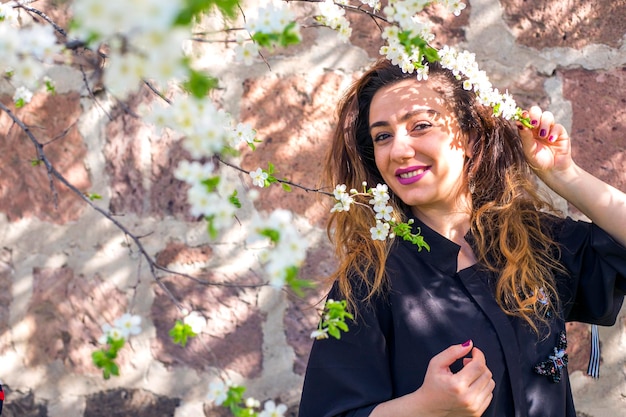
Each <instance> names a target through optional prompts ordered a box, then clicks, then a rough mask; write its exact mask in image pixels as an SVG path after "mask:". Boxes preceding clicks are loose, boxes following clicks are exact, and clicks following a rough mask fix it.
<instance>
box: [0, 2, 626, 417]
mask: <svg viewBox="0 0 626 417" xmlns="http://www.w3.org/2000/svg"><path fill="white" fill-rule="evenodd" d="M48 3H53V2H38V3H37V4H36V5H37V7H40V8H41V7H43V8H44V10H46V12H47V13H48V14H49V15H50V16H53V17H55V18H56V19H58V20H59V21H60V22H61V23H63V21H64V16H65V15H64V11H63V8H62V7H61V6H59V7H57V8H55V7H53V6H48ZM293 5H294V7H296V8H299V9H300V12H302V13H305V12H306V11H307V10H310V9H311V6H310V5H307V4H297V3H293ZM44 6H45V7H44ZM430 14H431V16H432V19H433V22H435V24H436V27H435V33H436V34H437V36H438V37H437V42H438V43H442V44H443V43H449V44H453V45H460V46H462V47H464V48H466V49H469V50H471V51H473V52H475V53H476V54H477V59H478V60H479V62H480V63H481V66H482V68H484V69H485V70H487V72H488V73H489V74H490V77H491V79H492V81H493V82H494V84H496V85H497V86H498V87H499V88H500V89H505V88H508V89H509V91H510V92H511V93H513V95H514V96H515V97H516V99H517V100H518V103H519V104H520V105H522V106H529V105H531V104H535V103H538V104H539V105H541V106H543V107H545V108H548V109H550V110H552V111H553V112H554V113H555V114H556V115H557V119H558V120H560V121H561V122H562V123H563V124H565V125H566V127H567V128H568V129H569V131H570V132H571V135H572V137H573V153H574V157H575V159H576V161H577V162H578V163H579V164H580V165H581V166H582V167H583V168H585V169H586V170H589V171H590V172H592V173H593V174H594V175H597V176H598V177H600V178H602V179H603V180H605V181H607V182H609V183H611V184H612V185H614V186H616V187H618V188H620V189H622V190H626V139H625V136H624V131H626V110H625V109H626V106H625V103H626V88H625V87H626V42H625V37H624V35H625V34H626V26H625V25H624V23H623V17H624V16H625V15H626V1H624V0H616V1H610V2H609V1H606V0H590V1H586V2H580V1H574V0H569V1H560V0H559V1H557V0H528V1H526V0H506V1H497V0H472V1H471V4H470V5H469V6H468V8H467V9H466V10H465V11H464V12H463V15H462V16H461V17H460V18H451V17H448V16H445V15H443V14H441V11H440V10H437V9H435V10H432V11H431V12H430ZM349 16H350V18H351V19H352V21H353V27H354V31H353V35H352V39H351V40H352V45H350V44H343V43H341V42H338V41H337V38H336V37H335V35H334V33H333V32H331V31H329V30H325V29H321V30H318V29H312V28H309V29H303V34H304V44H303V45H301V46H297V47H295V48H292V49H290V50H287V51H280V52H275V53H273V54H270V53H268V54H267V55H266V56H267V60H268V63H269V65H266V64H265V63H263V62H259V63H258V64H255V65H253V66H252V67H243V66H242V67H232V66H226V65H225V64H224V63H223V60H219V59H215V57H216V56H220V55H219V54H220V53H222V52H223V51H220V50H219V49H216V48H219V46H216V45H195V46H194V48H195V49H196V51H195V52H196V53H198V54H200V55H201V56H204V57H206V59H205V60H204V61H203V62H206V65H207V67H208V68H210V69H211V71H212V72H213V73H216V74H217V75H219V76H220V78H221V80H222V81H223V82H224V87H225V88H224V89H223V90H220V91H219V94H218V95H219V97H218V98H219V100H220V101H221V103H222V104H223V105H224V106H225V107H226V108H227V110H228V111H230V112H231V113H232V114H233V115H235V116H236V117H239V118H240V119H241V120H242V121H246V122H249V123H251V124H253V125H254V126H255V128H256V129H257V130H258V132H259V137H260V139H262V140H263V143H262V144H261V145H259V146H258V149H257V150H256V151H255V152H251V151H249V150H244V151H243V153H242V155H241V157H240V158H239V162H240V164H241V166H242V167H243V168H245V169H255V168H256V167H258V166H263V167H265V166H266V163H267V161H271V162H272V163H274V164H275V165H276V170H277V172H278V176H281V177H282V176H285V177H287V178H288V179H289V180H291V181H294V182H296V183H300V184H303V185H305V186H307V187H310V188H315V187H316V186H317V185H318V183H317V182H318V179H319V177H320V173H321V169H322V167H321V158H322V155H323V154H324V152H325V150H326V147H327V140H328V135H329V133H330V132H331V130H332V127H333V112H334V105H335V103H336V101H337V99H338V97H339V95H340V92H341V90H342V89H343V88H345V87H346V86H347V84H348V83H350V82H351V81H352V80H353V77H354V75H355V74H358V72H359V71H360V70H362V69H363V68H364V67H365V66H367V65H368V64H369V63H370V62H371V61H372V60H373V59H375V57H377V55H378V49H379V47H380V40H379V38H378V37H377V35H376V27H375V25H374V24H373V23H372V21H371V19H369V18H366V17H365V16H362V15H358V14H349ZM205 24H206V25H207V26H210V25H211V21H207V22H206V23H205ZM216 54H218V55H216ZM49 74H50V76H51V77H52V78H53V79H54V80H55V81H56V82H57V85H58V94H57V95H55V96H48V95H38V96H36V97H35V99H34V101H33V102H32V103H30V104H29V105H28V106H26V107H24V108H23V109H19V110H17V111H16V113H17V114H18V115H19V116H20V117H21V118H22V119H23V120H24V121H27V122H28V123H29V124H30V125H32V126H36V128H35V129H34V132H35V134H37V135H39V136H40V137H41V138H48V139H52V138H57V139H56V140H55V141H54V142H52V143H50V144H49V145H47V146H46V151H47V153H48V156H49V158H50V159H51V161H52V162H53V163H54V164H55V165H56V166H57V168H58V169H59V170H60V171H61V172H62V173H63V174H65V175H66V176H67V177H68V179H70V180H71V181H72V182H73V183H74V184H75V185H77V186H78V187H79V188H80V189H81V190H84V191H85V192H95V193H98V194H100V195H102V196H103V199H102V200H100V201H98V202H97V204H98V205H99V206H100V207H102V208H104V209H105V210H109V211H111V212H112V213H114V214H116V215H117V217H116V218H117V219H118V220H119V221H120V222H121V223H122V224H124V225H125V226H126V227H128V228H129V229H130V230H132V231H133V232H135V233H136V234H138V235H142V236H145V237H144V238H143V239H142V243H143V244H144V245H145V248H146V250H147V251H148V252H149V253H151V254H152V255H153V256H154V257H155V258H156V259H157V260H158V261H159V262H160V263H161V264H163V265H164V266H168V267H170V268H172V269H176V270H179V271H183V272H187V273H191V274H194V275H196V276H198V277H200V278H202V279H204V280H207V281H211V282H226V283H245V284H253V285H254V284H258V283H260V282H261V281H262V277H261V276H260V275H259V270H258V268H257V267H256V266H255V265H254V263H253V262H252V261H251V255H250V254H249V253H247V252H246V251H245V250H243V249H242V248H241V246H240V245H238V244H237V242H238V240H237V233H239V232H240V230H239V226H235V228H234V229H233V230H232V231H229V233H227V234H225V235H224V236H222V237H220V239H218V241H217V242H212V241H210V240H209V238H208V236H207V234H206V229H205V226H204V225H203V223H202V222H198V221H196V220H195V219H193V218H191V216H190V215H189V214H188V207H187V205H186V202H185V190H184V186H183V185H182V184H181V183H180V182H179V181H177V180H176V179H174V178H173V175H172V169H173V167H175V166H176V164H177V163H178V161H180V160H181V159H183V158H186V156H187V155H186V154H185V152H184V150H183V149H182V147H181V146H180V144H179V143H178V140H177V138H176V137H171V136H168V135H165V136H158V135H157V134H156V133H155V131H154V130H153V129H151V128H150V127H148V126H145V125H143V124H142V123H141V122H139V121H138V120H137V119H135V118H133V117H131V116H129V115H128V112H127V110H128V109H130V110H133V111H134V110H136V109H138V108H139V107H140V106H141V105H142V104H146V103H149V102H150V101H151V100H153V98H152V96H151V95H150V93H149V92H147V91H140V92H138V93H137V94H136V95H134V96H133V97H131V98H130V99H129V101H128V102H127V103H126V104H125V106H120V105H119V103H116V102H115V101H114V100H112V99H111V98H110V97H108V96H107V95H106V94H104V92H103V91H98V90H96V94H97V103H96V102H94V101H93V100H92V99H90V97H89V94H88V92H87V91H86V90H85V88H84V86H83V84H82V75H81V74H80V73H79V72H78V71H77V70H76V69H64V68H60V67H58V68H57V67H53V68H51V69H50V71H49ZM11 95H12V90H11V86H10V85H8V84H7V83H6V82H4V81H1V80H0V100H1V101H2V102H3V103H5V104H7V105H8V104H9V103H10V97H11ZM109 116H110V117H109ZM0 137H1V138H2V140H1V141H0V213H1V215H0V230H2V249H1V250H0V378H1V379H2V380H3V382H4V383H5V384H7V386H8V389H7V401H6V406H5V412H6V414H7V415H9V416H20V417H21V416H50V417H83V416H84V417H95V416H105V415H106V416H111V415H119V416H127V415H136V416H152V417H154V416H161V415H162V416H173V415H175V416H177V417H183V416H190V417H191V416H193V417H195V416H203V415H204V416H218V415H221V414H220V412H219V411H218V410H214V409H212V408H211V407H210V406H209V405H208V404H207V403H206V400H205V395H206V387H207V385H208V383H209V381H211V380H213V379H214V378H215V375H216V369H217V368H220V369H225V370H226V371H227V372H228V374H229V376H230V377H231V378H232V379H233V380H234V381H236V382H240V383H243V384H245V385H246V386H247V387H248V392H249V394H250V395H253V396H255V397H256V398H259V399H275V400H278V401H281V402H283V403H286V404H288V405H289V406H290V414H289V415H295V413H296V411H295V410H296V407H297V402H298V395H299V389H300V386H301V383H302V377H303V372H304V367H305V363H306V358H307V355H308V349H309V347H310V343H311V342H310V340H309V337H308V335H309V333H310V331H311V330H312V328H313V327H314V326H315V323H316V313H315V309H314V306H315V305H316V303H317V302H318V301H319V299H320V298H321V297H322V295H323V287H322V286H320V287H319V288H318V289H316V290H312V291H309V292H307V294H306V295H305V297H304V298H297V297H295V296H293V295H291V294H288V293H286V292H280V291H275V290H273V289H271V288H268V287H254V286H251V287H244V288H232V287H225V286H206V285H201V284H198V283H195V282H193V281H190V280H187V279H184V278H181V277H177V276H167V275H165V276H164V279H163V281H162V283H163V285H165V287H166V288H168V289H169V290H170V291H171V292H172V294H173V295H174V296H175V297H177V298H180V299H184V300H185V301H186V302H187V303H189V304H190V305H191V306H192V307H193V308H194V309H197V310H199V311H201V312H202V313H203V314H205V315H206V316H207V317H208V318H209V320H210V321H209V323H210V324H209V326H208V327H207V329H206V330H205V331H204V332H203V333H202V334H201V335H200V336H199V337H198V338H197V339H194V340H192V341H191V342H190V343H189V345H188V346H187V347H186V348H185V349H183V348H180V347H177V346H175V345H173V344H172V342H171V341H170V340H169V337H168V335H167V332H168V329H169V328H170V327H171V326H172V322H173V321H174V320H175V319H176V318H177V317H178V316H177V314H178V312H177V309H176V308H175V306H174V305H173V304H172V302H171V299H170V297H168V295H167V293H166V292H165V291H164V287H161V286H160V285H158V284H157V283H156V282H155V281H154V280H153V279H152V277H151V275H150V273H149V270H148V268H147V266H146V263H145V262H142V261H141V259H140V256H139V255H138V253H137V248H136V247H134V246H133V245H132V244H129V240H128V239H127V238H126V237H125V236H124V234H123V233H121V232H120V231H119V230H118V229H117V228H116V227H114V226H113V225H112V224H111V223H110V222H107V221H106V220H105V219H103V218H102V217H101V216H99V215H98V214H97V213H95V212H94V211H93V210H91V209H89V208H88V207H86V206H85V204H84V203H83V202H82V201H81V200H79V199H78V198H76V197H75V196H73V195H72V194H71V193H70V192H69V191H68V190H67V189H65V188H64V187H63V186H62V185H59V184H57V185H56V189H57V191H58V204H57V206H56V207H55V204H54V199H53V194H52V193H51V191H50V187H49V184H48V179H47V176H46V173H45V171H44V168H43V167H33V166H32V165H31V163H30V161H31V160H32V159H33V158H35V157H36V155H35V152H34V148H33V147H32V145H31V144H30V143H29V142H28V140H27V138H26V137H25V135H24V134H23V132H21V131H20V129H18V128H17V126H15V125H13V124H12V123H11V122H10V121H9V119H8V117H7V115H6V114H0ZM44 141H45V140H44ZM220 169H221V172H222V173H223V175H227V176H229V178H232V179H234V180H236V181H238V183H239V184H240V187H242V188H247V187H250V186H251V185H250V182H249V180H248V179H246V178H245V176H243V175H241V174H239V173H238V172H236V171H234V170H229V169H228V168H227V167H222V168H220ZM272 208H286V209H290V210H292V211H293V212H294V213H295V214H296V223H297V225H298V227H299V229H300V231H301V232H302V233H303V234H304V235H305V236H306V239H307V240H309V242H311V249H310V250H309V253H308V258H307V262H306V265H305V266H304V267H303V269H302V276H303V277H306V278H309V279H314V280H320V282H321V279H322V278H323V277H324V276H325V275H327V274H328V273H329V272H330V271H331V270H332V268H333V265H334V261H333V257H332V251H331V249H330V247H329V245H328V244H327V242H326V239H325V231H324V221H325V218H326V213H327V209H326V208H325V206H324V204H323V202H322V201H319V199H318V198H317V197H316V196H315V195H311V194H310V193H307V192H305V191H301V190H297V189H296V190H294V191H293V192H291V193H289V194H287V193H285V192H283V191H281V190H280V189H279V187H273V188H270V189H268V190H262V192H261V194H260V197H259V199H258V200H256V201H255V202H254V203H253V204H251V203H247V204H246V205H245V206H244V209H243V212H242V214H241V219H240V220H241V221H242V222H246V221H247V219H248V218H249V216H250V214H251V213H252V212H253V211H265V210H270V209H272ZM566 209H567V210H569V212H570V214H571V215H573V216H577V213H576V210H575V209H574V208H572V207H570V208H567V207H566ZM127 310H130V311H132V312H133V313H136V314H140V315H141V316H143V317H144V318H145V319H144V326H143V327H144V331H143V333H142V334H141V335H140V336H137V337H135V338H134V339H133V341H132V342H131V348H130V349H128V348H126V349H125V350H124V351H123V354H122V357H121V359H120V363H121V373H122V376H121V377H119V378H113V379H112V380H109V381H104V380H103V379H102V378H101V376H100V374H99V372H98V371H97V370H96V369H95V368H94V367H93V366H92V365H91V359H90V354H91V351H93V349H95V346H96V345H97V342H96V341H97V339H98V337H99V336H100V325H101V324H102V323H104V322H106V321H111V320H113V319H114V318H116V317H117V316H118V315H119V314H121V313H122V312H124V311H127ZM570 326H571V327H570V334H571V337H570V340H572V342H571V346H570V355H571V364H570V371H571V372H572V387H573V389H574V392H575V399H576V401H577V405H578V408H579V410H580V413H581V414H580V415H585V416H593V417H601V416H616V415H621V414H620V413H623V410H624V400H623V398H624V396H626V379H625V378H624V376H625V374H626V316H625V314H624V313H623V312H622V314H621V316H620V318H619V319H618V323H617V324H616V325H615V326H614V327H612V328H608V329H602V330H601V339H602V342H603V364H602V368H601V374H602V378H601V379H600V380H599V381H593V380H591V379H590V378H588V377H586V376H585V375H584V370H585V369H586V363H587V358H588V343H587V341H588V338H589V330H588V327H587V326H584V325H579V324H572V325H570ZM600 399H602V400H600Z"/></svg>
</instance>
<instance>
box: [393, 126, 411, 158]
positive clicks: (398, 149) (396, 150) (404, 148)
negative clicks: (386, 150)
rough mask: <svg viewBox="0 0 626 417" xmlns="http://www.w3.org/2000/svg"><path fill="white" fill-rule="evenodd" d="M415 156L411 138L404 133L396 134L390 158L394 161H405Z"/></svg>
mask: <svg viewBox="0 0 626 417" xmlns="http://www.w3.org/2000/svg"><path fill="white" fill-rule="evenodd" d="M414 155H415V150H414V149H413V146H412V138H411V136H410V135H408V134H407V133H406V132H397V133H396V136H395V137H394V140H393V143H392V148H391V158H392V159H396V160H405V159H409V158H412V157H413V156H414Z"/></svg>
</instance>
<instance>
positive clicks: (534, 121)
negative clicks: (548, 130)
mask: <svg viewBox="0 0 626 417" xmlns="http://www.w3.org/2000/svg"><path fill="white" fill-rule="evenodd" d="M538 123H539V122H538V121H537V120H531V122H530V124H531V125H533V126H537V124H538Z"/></svg>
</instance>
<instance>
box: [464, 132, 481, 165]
mask: <svg viewBox="0 0 626 417" xmlns="http://www.w3.org/2000/svg"><path fill="white" fill-rule="evenodd" d="M465 137H466V140H465V156H466V157H468V158H471V157H472V156H474V144H475V143H476V140H477V138H478V136H477V134H476V132H475V131H473V130H471V131H470V132H469V133H468V134H467V135H466V136H465Z"/></svg>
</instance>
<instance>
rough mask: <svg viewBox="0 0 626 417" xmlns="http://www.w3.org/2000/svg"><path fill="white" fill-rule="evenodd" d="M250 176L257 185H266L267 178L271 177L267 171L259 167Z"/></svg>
mask: <svg viewBox="0 0 626 417" xmlns="http://www.w3.org/2000/svg"><path fill="white" fill-rule="evenodd" d="M250 178H252V183H253V184H254V185H256V186H257V187H261V188H263V187H265V180H267V179H268V178H269V175H268V174H267V172H264V171H263V169H261V168H257V169H256V170H255V171H251V172H250Z"/></svg>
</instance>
